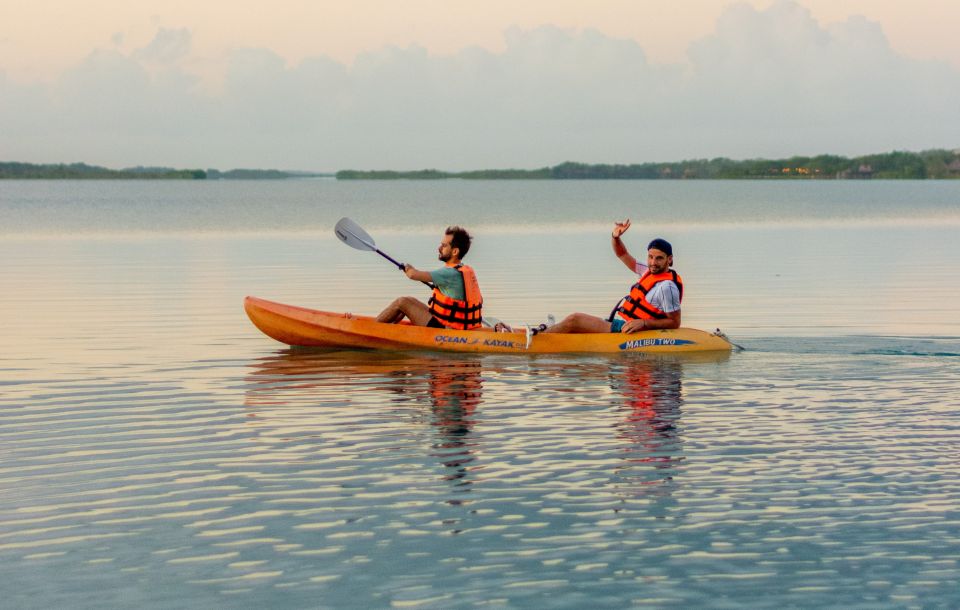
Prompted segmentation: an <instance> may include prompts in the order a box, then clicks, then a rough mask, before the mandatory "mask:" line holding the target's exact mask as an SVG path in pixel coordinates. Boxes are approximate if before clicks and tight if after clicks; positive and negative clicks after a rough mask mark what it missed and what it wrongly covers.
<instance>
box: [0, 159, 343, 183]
mask: <svg viewBox="0 0 960 610" xmlns="http://www.w3.org/2000/svg"><path fill="white" fill-rule="evenodd" d="M332 177H333V174H332V173H326V174H324V173H320V172H294V171H281V170H276V169H231V170H227V171H220V170H217V169H207V170H203V169H174V168H172V167H142V166H138V167H129V168H126V169H108V168H106V167H99V166H97V165H87V164H86V163H70V164H64V163H57V164H42V165H38V164H33V163H4V162H0V179H4V178H6V179H13V180H287V179H290V178H332Z"/></svg>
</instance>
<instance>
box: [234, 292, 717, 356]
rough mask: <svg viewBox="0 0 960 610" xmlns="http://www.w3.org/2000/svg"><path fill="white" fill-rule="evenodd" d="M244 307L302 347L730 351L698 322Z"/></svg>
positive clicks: (254, 302) (249, 301)
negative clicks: (644, 323)
mask: <svg viewBox="0 0 960 610" xmlns="http://www.w3.org/2000/svg"><path fill="white" fill-rule="evenodd" d="M243 307H244V309H245V310H246V312H247V315H248V316H249V317H250V320H251V321H252V322H253V324H254V325H255V326H256V327H257V328H259V329H260V330H261V331H263V333H264V334H265V335H267V336H268V337H271V338H273V339H276V340H277V341H279V342H280V343H286V344H287V345H291V346H298V347H326V348H340V349H385V350H399V351H402V350H432V351H444V352H490V353H529V354H561V353H620V352H645V353H684V352H711V351H727V352H729V351H730V350H731V348H732V344H731V343H730V342H729V341H728V340H727V339H726V337H724V336H723V335H721V334H711V333H708V332H705V331H702V330H696V329H693V328H677V329H673V330H649V331H643V332H638V333H632V334H622V333H577V334H572V333H571V334H562V333H543V334H539V335H535V336H533V337H532V338H531V339H530V342H529V345H528V343H527V338H526V335H525V333H524V331H523V330H522V329H521V330H519V331H514V332H511V333H496V332H493V331H492V330H447V329H441V328H428V327H424V326H413V325H411V324H409V323H406V322H403V323H400V324H384V323H381V322H377V321H376V320H375V319H374V318H372V317H370V316H358V315H353V314H348V313H335V312H329V311H319V310H316V309H307V308H306V307H297V306H295V305H284V304H282V303H275V302H273V301H267V300H264V299H259V298H257V297H247V298H246V299H244V302H243Z"/></svg>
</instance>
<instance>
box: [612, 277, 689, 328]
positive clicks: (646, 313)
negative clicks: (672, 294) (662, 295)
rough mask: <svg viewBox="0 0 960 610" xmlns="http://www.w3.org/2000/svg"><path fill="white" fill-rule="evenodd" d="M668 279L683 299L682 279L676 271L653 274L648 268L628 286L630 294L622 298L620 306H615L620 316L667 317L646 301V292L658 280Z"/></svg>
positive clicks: (634, 317)
mask: <svg viewBox="0 0 960 610" xmlns="http://www.w3.org/2000/svg"><path fill="white" fill-rule="evenodd" d="M668 280H669V281H671V282H673V283H674V284H676V285H677V288H678V289H679V290H680V300H681V301H683V280H682V279H680V275H679V274H678V273H677V272H676V271H674V270H673V269H668V270H667V271H664V272H663V273H657V274H656V275H654V274H652V273H650V271H649V270H648V271H647V272H646V273H644V274H643V276H642V277H641V278H640V280H639V281H638V282H637V283H636V284H634V285H633V287H631V288H630V294H628V295H627V296H625V297H624V298H623V301H622V302H621V303H620V306H619V307H617V313H619V314H620V317H621V318H623V319H624V320H638V319H641V318H642V319H644V320H652V319H654V318H656V319H658V320H663V319H665V318H667V317H668V316H667V314H666V312H664V311H661V310H660V309H658V308H656V307H654V306H653V305H651V304H650V302H649V301H647V293H648V292H650V289H651V288H653V287H654V286H656V285H657V284H659V283H660V282H665V281H668Z"/></svg>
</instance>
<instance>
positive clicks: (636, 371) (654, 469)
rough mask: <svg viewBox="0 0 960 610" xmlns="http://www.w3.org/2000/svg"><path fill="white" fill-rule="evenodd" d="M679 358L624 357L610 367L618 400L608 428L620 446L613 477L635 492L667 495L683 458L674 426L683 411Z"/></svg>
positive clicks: (681, 374)
mask: <svg viewBox="0 0 960 610" xmlns="http://www.w3.org/2000/svg"><path fill="white" fill-rule="evenodd" d="M682 378H683V365H682V363H681V362H680V361H679V360H651V359H632V358H631V359H629V360H624V361H621V362H620V363H618V366H616V367H615V368H613V369H611V373H610V387H611V388H612V389H613V390H614V391H615V392H617V393H618V394H619V395H620V396H622V398H623V402H622V403H621V404H620V405H619V406H617V407H616V412H617V413H618V415H619V419H618V421H617V423H616V424H615V426H614V429H615V430H616V435H617V438H618V439H620V440H622V441H625V442H624V443H622V445H621V451H622V454H621V463H620V465H618V466H617V468H616V474H617V475H618V476H619V477H620V478H621V479H622V480H623V481H624V482H625V483H626V484H627V487H628V488H631V489H633V490H634V491H635V492H642V493H649V492H654V493H656V494H658V495H666V494H669V493H670V487H671V486H670V483H671V482H672V481H673V477H674V472H675V469H676V467H677V466H678V464H679V463H680V462H681V461H682V460H683V455H682V452H683V441H682V437H681V436H680V435H679V433H678V430H679V422H680V416H681V413H682V410H683V381H682Z"/></svg>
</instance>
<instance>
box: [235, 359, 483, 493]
mask: <svg viewBox="0 0 960 610" xmlns="http://www.w3.org/2000/svg"><path fill="white" fill-rule="evenodd" d="M247 382H248V387H247V392H246V400H245V404H246V406H248V407H251V408H255V409H256V410H257V413H258V414H259V415H260V417H261V419H262V418H263V417H264V416H267V417H271V416H276V415H278V414H279V412H280V411H282V410H283V409H287V408H293V409H297V408H298V407H302V406H305V405H306V406H308V407H309V406H310V405H312V407H313V409H314V410H315V411H318V412H323V413H324V414H325V415H326V416H327V418H325V419H324V420H323V421H317V422H316V425H317V427H318V428H322V429H326V430H328V435H334V434H335V432H334V431H330V430H329V427H330V426H331V425H334V424H335V421H334V420H335V419H336V415H334V417H333V418H330V417H329V416H330V415H331V414H332V413H331V411H333V412H334V413H336V412H337V411H340V412H341V413H342V410H341V408H343V407H346V408H347V409H350V408H355V409H357V411H356V412H355V415H354V420H353V421H356V420H358V419H363V418H364V417H369V415H368V414H364V413H363V408H364V407H369V406H370V405H376V404H387V405H392V406H393V410H397V408H398V407H401V408H400V409H399V410H400V413H401V414H402V416H403V417H405V418H406V420H407V421H410V422H414V423H426V424H428V426H429V430H431V431H432V432H433V435H432V438H431V439H430V445H429V447H430V455H431V456H432V457H435V458H437V459H438V460H439V463H440V464H441V465H442V466H443V468H444V472H443V474H442V477H441V478H442V479H443V480H445V481H449V482H451V483H452V484H453V485H454V489H455V491H458V492H461V491H469V489H470V486H471V485H472V484H473V478H472V477H471V476H470V465H471V463H472V462H473V461H474V460H475V456H474V451H475V446H476V441H475V440H474V438H472V432H473V428H474V426H475V425H476V411H477V407H478V406H479V405H480V404H481V402H482V401H483V365H482V363H481V359H480V358H479V357H476V356H471V355H463V356H460V355H443V356H439V355H421V354H402V353H371V352H344V351H337V352H330V351H327V352H324V351H305V350H284V351H280V352H277V353H276V354H274V355H272V356H270V357H268V358H264V359H261V360H258V361H257V362H256V363H255V364H253V366H252V372H251V374H250V375H249V376H248V377H247ZM344 396H347V397H349V399H350V401H349V404H346V405H344V404H343V403H344V400H343V399H344ZM410 406H414V407H416V408H415V409H413V410H410V409H409V408H406V407H410ZM265 408H266V409H267V412H265V411H264V409H265ZM281 418H282V416H281ZM347 418H350V416H349V415H347ZM341 420H342V416H341ZM309 421H310V419H309V418H305V419H301V422H302V424H303V425H309ZM376 433H377V431H376V430H371V434H376ZM450 503H457V501H456V500H450Z"/></svg>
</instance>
